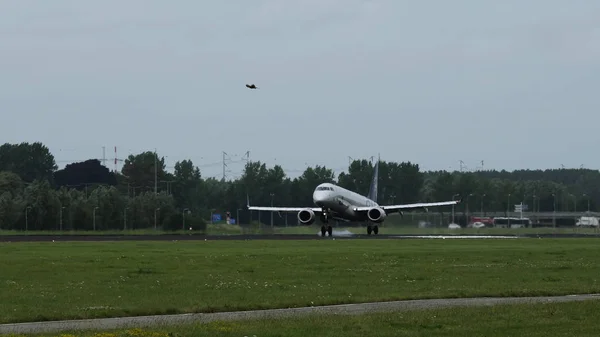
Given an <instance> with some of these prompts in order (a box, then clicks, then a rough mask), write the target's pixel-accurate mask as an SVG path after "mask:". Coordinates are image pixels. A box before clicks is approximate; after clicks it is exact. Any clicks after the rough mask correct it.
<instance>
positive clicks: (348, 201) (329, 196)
mask: <svg viewBox="0 0 600 337" xmlns="http://www.w3.org/2000/svg"><path fill="white" fill-rule="evenodd" d="M313 202H314V203H315V205H317V206H318V207H322V208H326V209H329V210H331V211H332V212H333V215H334V217H336V218H338V217H339V218H343V219H345V220H350V221H352V220H362V217H358V215H357V214H356V213H355V212H354V210H353V208H354V207H377V206H379V205H378V204H377V203H376V202H375V201H373V200H371V199H369V198H367V197H365V196H363V195H360V194H358V193H355V192H352V191H350V190H347V189H345V188H343V187H340V186H337V185H334V184H330V183H323V184H320V185H319V186H317V187H316V188H315V191H314V192H313Z"/></svg>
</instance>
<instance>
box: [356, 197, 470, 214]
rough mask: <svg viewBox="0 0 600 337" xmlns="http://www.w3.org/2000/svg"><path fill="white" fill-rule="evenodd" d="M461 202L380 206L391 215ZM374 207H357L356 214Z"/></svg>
mask: <svg viewBox="0 0 600 337" xmlns="http://www.w3.org/2000/svg"><path fill="white" fill-rule="evenodd" d="M460 202H461V200H454V201H441V202H423V203H416V204H403V205H380V206H379V207H381V208H383V209H384V210H385V211H386V213H391V212H394V211H402V210H411V209H418V208H422V209H425V210H426V209H427V207H437V206H451V205H456V204H459V203H460ZM371 208H373V207H355V208H354V211H355V212H361V211H363V212H366V211H368V210H370V209H371Z"/></svg>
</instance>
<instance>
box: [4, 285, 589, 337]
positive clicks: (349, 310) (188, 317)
mask: <svg viewBox="0 0 600 337" xmlns="http://www.w3.org/2000/svg"><path fill="white" fill-rule="evenodd" d="M597 299H600V294H582V295H567V296H548V297H501V298H498V297H496V298H490V297H478V298H453V299H427V300H409V301H394V302H372V303H360V304H343V305H330V306H321V307H302V308H289V309H271V310H252V311H235V312H221V313H208V314H201V313H200V314H182V315H161V316H138V317H120V318H100V319H86V320H72V321H50V322H32V323H17V324H0V335H2V334H34V333H56V332H66V331H74V330H109V329H126V328H134V327H135V328H148V327H160V326H164V325H176V324H185V323H206V322H210V321H236V320H244V319H262V318H287V317H298V316H302V315H310V314H329V315H332V314H334V315H339V314H345V315H357V314H366V313H375V312H385V311H406V310H423V309H437V308H447V307H460V306H463V307H464V306H492V305H499V304H516V303H557V302H573V301H584V300H597Z"/></svg>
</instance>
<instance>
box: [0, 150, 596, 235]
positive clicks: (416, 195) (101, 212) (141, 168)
mask: <svg viewBox="0 0 600 337" xmlns="http://www.w3.org/2000/svg"><path fill="white" fill-rule="evenodd" d="M373 169H374V163H373V162H372V161H370V160H367V159H360V160H354V161H352V162H351V163H350V164H349V166H348V169H347V171H345V172H342V173H340V174H339V175H337V176H336V175H335V174H334V172H333V170H332V169H329V168H327V167H324V166H318V165H317V166H315V167H308V168H306V170H305V171H304V172H303V173H302V175H300V176H299V177H296V178H290V177H288V176H287V175H286V173H285V171H284V169H283V168H282V167H281V166H279V165H275V166H272V167H268V166H267V165H266V164H265V163H261V162H260V161H255V162H248V163H247V164H246V166H245V168H244V171H243V174H242V176H241V177H240V178H239V179H234V180H226V181H223V180H219V179H215V178H203V177H202V174H201V171H200V169H199V168H198V167H197V166H195V165H194V163H193V162H192V161H191V160H182V161H179V162H177V163H176V164H175V167H174V171H173V172H167V170H166V169H165V160H164V157H161V156H159V155H158V154H156V153H154V152H142V153H139V154H136V155H129V156H128V158H127V159H126V160H125V161H124V164H123V167H122V169H121V171H120V172H111V171H110V170H109V169H108V168H107V167H105V166H103V165H102V164H101V162H100V161H99V160H97V159H90V160H86V161H83V162H77V163H72V164H69V165H66V167H65V168H63V169H61V170H58V167H57V165H56V162H55V159H54V156H53V155H52V153H51V152H50V151H49V149H48V148H47V147H46V146H45V145H44V144H42V143H39V142H34V143H20V144H9V143H6V144H4V145H2V146H0V229H11V230H24V229H28V230H60V229H62V230H84V229H85V230H92V229H96V230H108V229H123V228H126V229H142V228H154V227H156V228H160V229H173V230H174V229H181V228H187V227H189V226H192V227H203V226H205V224H206V223H207V222H208V221H210V219H211V214H222V215H223V216H224V214H225V212H230V214H231V216H232V217H233V218H238V217H239V219H236V221H237V222H238V223H243V224H247V223H249V222H250V221H257V220H258V216H259V215H257V214H251V213H250V212H248V211H247V210H246V209H245V205H246V198H247V196H249V198H250V201H251V203H252V204H253V205H271V204H272V205H274V206H283V205H286V206H307V207H308V206H312V191H313V190H314V188H315V186H316V185H317V184H320V183H323V182H331V183H335V184H338V185H340V186H342V187H344V188H348V189H351V190H353V191H356V192H358V193H361V194H363V195H366V194H367V193H368V189H369V185H370V180H371V177H372V174H373ZM599 187H600V171H598V170H591V169H582V168H577V169H564V168H563V169H547V170H516V171H510V172H509V171H505V170H502V171H497V170H481V171H470V172H460V171H453V172H447V171H423V170H421V169H420V167H419V165H418V164H416V163H412V162H408V161H407V162H390V161H381V162H380V168H379V200H378V202H379V203H380V204H398V203H413V202H420V201H423V202H434V201H443V200H452V199H457V198H460V197H462V198H463V203H462V204H460V205H459V206H457V208H456V211H457V212H462V213H463V214H468V213H469V212H473V211H477V212H479V211H480V210H484V211H487V212H504V211H507V210H511V211H512V207H513V205H514V204H518V203H521V202H523V204H526V205H528V207H529V210H530V211H541V212H551V211H553V210H556V211H587V210H590V211H597V209H598V202H599V201H600V188H599ZM432 211H434V212H435V211H436V210H432ZM444 211H445V212H447V210H444ZM260 216H261V218H260V221H261V222H263V223H267V224H268V223H270V222H269V221H270V214H268V213H267V214H262V215H260ZM295 216H296V214H290V215H289V216H288V217H280V216H278V215H277V216H275V217H274V223H275V225H283V224H284V222H285V223H290V224H295V223H296V220H295V219H296V218H295Z"/></svg>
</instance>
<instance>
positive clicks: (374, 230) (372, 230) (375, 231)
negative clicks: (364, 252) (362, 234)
mask: <svg viewBox="0 0 600 337" xmlns="http://www.w3.org/2000/svg"><path fill="white" fill-rule="evenodd" d="M371 233H373V234H375V235H377V234H378V233H379V227H378V226H377V225H375V226H373V227H371V225H368V226H367V234H368V235H371Z"/></svg>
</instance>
